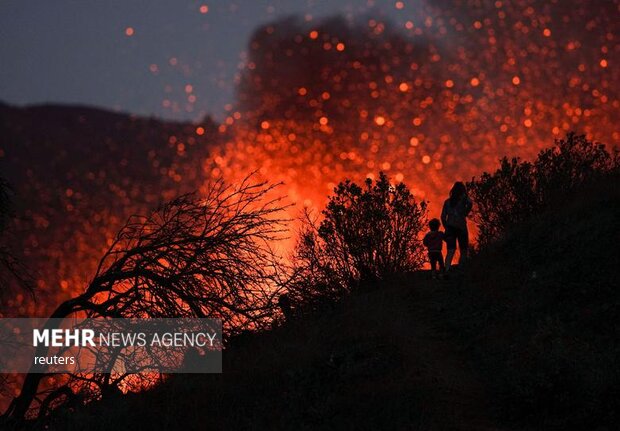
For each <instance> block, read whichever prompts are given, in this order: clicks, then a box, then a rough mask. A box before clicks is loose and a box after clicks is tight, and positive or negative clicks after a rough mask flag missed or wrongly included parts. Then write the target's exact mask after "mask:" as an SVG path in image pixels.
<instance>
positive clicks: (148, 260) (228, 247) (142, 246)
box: [0, 175, 286, 424]
mask: <svg viewBox="0 0 620 431" xmlns="http://www.w3.org/2000/svg"><path fill="white" fill-rule="evenodd" d="M275 187H277V185H269V184H267V183H264V182H262V183H254V182H253V177H252V175H250V176H248V177H246V178H245V179H244V180H243V181H242V182H241V183H240V184H238V185H236V186H230V185H227V184H226V183H225V182H224V181H223V180H218V181H216V182H214V183H213V184H212V185H211V186H210V187H209V188H208V190H207V191H206V192H205V194H204V195H201V196H198V195H196V194H188V195H183V196H181V197H179V198H177V199H174V200H172V201H170V202H168V203H166V204H164V205H162V206H161V207H160V208H158V209H157V210H156V211H153V212H152V213H151V214H148V215H145V216H139V215H136V216H133V217H131V218H129V220H128V221H127V223H126V224H125V225H124V226H123V227H122V228H121V230H120V231H119V232H118V234H117V236H116V238H115V240H114V242H113V243H112V245H111V246H110V247H109V249H108V251H107V252H106V253H105V254H104V255H103V257H102V258H101V260H100V263H99V267H98V269H97V272H96V273H95V275H94V277H93V278H92V280H91V281H90V282H89V284H88V285H87V286H86V288H85V290H84V292H83V293H81V294H78V295H76V296H74V297H72V298H70V299H68V300H66V301H65V302H62V303H61V304H59V305H58V307H57V308H56V309H55V310H54V311H53V312H52V313H51V315H50V317H51V318H57V319H64V318H70V317H72V316H75V315H76V313H84V316H85V317H131V318H157V317H207V316H209V317H214V318H221V319H222V320H223V322H224V328H223V329H224V331H225V332H226V333H227V334H230V333H235V332H239V331H241V330H244V329H255V328H261V327H266V326H268V325H269V322H270V320H271V316H272V314H273V308H274V304H273V302H274V301H273V300H274V295H275V293H274V292H273V286H274V285H277V281H278V272H279V258H278V256H277V255H276V254H275V252H274V251H273V249H272V244H273V243H274V242H276V241H278V240H279V239H280V238H281V234H282V233H283V231H284V226H283V223H284V221H285V219H283V218H281V214H282V212H283V211H284V209H285V208H286V207H285V206H283V205H282V204H281V198H270V197H269V196H270V193H272V191H273V190H274V189H275ZM57 324H58V323H57V322H55V321H52V320H48V322H47V323H46V324H45V329H53V327H54V325H57ZM47 351H48V347H47V346H42V345H39V346H38V347H37V348H36V352H35V354H36V356H45V355H46V354H47ZM110 368H111V367H110ZM43 371H45V369H44V367H41V366H37V365H32V367H31V371H30V372H29V373H28V374H27V375H26V376H25V378H24V382H23V384H22V389H21V392H20V394H19V396H17V397H16V398H14V399H13V402H12V403H11V405H10V406H9V408H8V409H7V410H6V412H5V413H4V419H6V420H13V421H17V422H19V421H21V420H22V419H23V418H24V417H25V416H26V414H30V413H31V412H32V410H31V404H33V401H34V400H35V399H36V400H37V401H38V400H41V398H40V397H39V395H41V394H40V393H39V390H40V387H39V386H40V383H41V380H42V379H43V376H44V374H42V372H43ZM109 376H110V375H109V374H108V375H105V374H100V373H90V374H87V375H85V376H82V375H75V376H73V375H72V376H70V377H71V379H73V380H71V379H70V380H69V384H73V383H75V388H76V389H77V390H82V389H84V388H85V387H87V386H88V385H90V387H91V388H95V389H96V390H98V391H99V392H98V393H102V392H103V391H105V390H109V386H110V385H114V386H119V385H121V383H123V382H126V380H124V379H125V378H126V377H127V375H126V374H122V375H121V376H120V377H118V376H117V377H118V378H116V377H115V378H114V379H110V378H109ZM140 378H142V377H140ZM144 378H145V379H149V378H150V376H149V375H146V377H144ZM71 389H73V388H71ZM51 396H56V395H55V393H54V392H52V395H51ZM43 402H44V403H45V398H43ZM34 410H37V409H36V406H35V408H34ZM43 411H45V409H44V410H43ZM0 424H1V422H0Z"/></svg>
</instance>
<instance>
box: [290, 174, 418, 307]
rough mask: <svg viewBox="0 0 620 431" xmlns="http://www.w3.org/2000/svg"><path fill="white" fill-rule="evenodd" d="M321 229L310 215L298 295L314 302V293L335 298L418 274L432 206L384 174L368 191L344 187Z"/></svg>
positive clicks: (301, 245) (300, 250) (300, 249)
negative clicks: (399, 276)
mask: <svg viewBox="0 0 620 431" xmlns="http://www.w3.org/2000/svg"><path fill="white" fill-rule="evenodd" d="M322 215H323V219H322V221H321V222H320V224H317V221H316V220H313V219H312V217H311V216H310V215H309V214H306V218H305V221H306V223H305V224H304V228H303V230H302V232H301V234H300V238H299V242H298V246H297V250H296V256H295V257H296V259H295V260H296V262H297V265H298V268H297V270H298V271H297V276H298V283H294V288H293V290H295V289H296V291H295V292H293V293H295V294H296V295H297V297H298V299H299V298H301V297H303V298H305V299H308V297H311V296H312V295H313V293H312V292H314V293H316V294H320V296H323V297H325V296H327V297H331V298H333V297H334V296H338V295H339V294H342V293H344V292H346V291H348V290H351V289H356V288H359V287H361V286H369V285H372V283H373V282H374V281H377V280H382V279H386V278H388V277H390V276H392V275H395V274H398V273H403V272H407V271H413V270H415V269H418V268H419V267H420V266H421V265H422V263H423V261H424V259H423V247H422V244H421V241H420V240H419V238H418V236H419V233H420V231H421V230H422V229H423V228H424V226H425V220H426V202H424V201H422V202H420V203H418V202H416V200H415V199H414V197H413V195H412V194H411V192H410V191H409V189H408V188H407V186H406V185H405V184H404V183H402V182H400V183H398V184H396V185H392V184H390V181H389V179H388V177H387V176H386V175H385V174H384V173H380V174H379V179H378V180H377V181H374V182H373V180H371V179H366V181H365V183H364V185H363V186H359V185H357V184H356V183H354V182H351V181H350V180H346V181H343V182H341V183H340V184H338V186H337V187H336V188H335V189H334V194H333V195H332V196H331V197H330V198H329V202H328V204H327V206H326V208H325V210H323V212H322Z"/></svg>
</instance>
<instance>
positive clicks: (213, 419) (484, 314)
mask: <svg viewBox="0 0 620 431" xmlns="http://www.w3.org/2000/svg"><path fill="white" fill-rule="evenodd" d="M617 186H618V181H617V179H610V180H609V181H606V182H605V183H603V184H595V185H593V186H592V187H589V188H587V189H586V190H582V192H580V193H577V194H574V195H572V196H570V198H571V199H563V200H562V202H559V203H558V204H557V205H555V206H554V210H553V211H549V212H546V213H543V214H539V215H538V216H537V217H536V219H535V220H531V221H530V222H529V223H527V224H524V225H522V226H521V227H520V228H519V229H516V230H515V231H514V232H513V234H512V235H510V236H508V237H507V238H506V239H505V240H504V241H502V242H500V243H497V244H495V245H494V246H493V247H492V248H490V249H488V250H485V251H483V252H480V253H478V254H477V255H476V256H475V257H474V258H473V259H472V261H471V262H470V265H469V266H468V267H467V268H465V271H464V272H462V273H455V274H453V275H452V276H451V278H450V279H449V280H447V281H432V280H430V279H429V277H428V274H427V273H425V272H419V273H415V274H409V275H403V276H402V278H401V279H399V280H393V281H391V282H385V283H384V284H383V285H382V286H378V289H376V290H374V291H371V292H365V293H360V294H357V295H352V296H350V297H348V298H346V299H345V300H343V301H342V302H340V303H338V304H334V305H333V307H332V308H331V309H329V310H325V311H324V312H322V313H320V314H316V315H314V316H311V317H307V318H304V319H301V318H300V319H298V320H292V321H290V322H287V323H285V324H284V325H282V326H280V327H277V328H275V329H273V330H271V331H268V332H265V333H260V334H247V335H244V336H243V337H238V338H236V339H234V340H232V342H231V344H230V346H229V348H228V349H227V350H226V351H225V353H224V373H223V374H221V375H176V376H173V377H171V378H170V379H168V380H167V381H166V382H164V383H163V384H160V385H158V386H156V387H154V388H152V389H150V390H148V391H144V392H142V393H139V394H129V395H125V396H120V397H118V398H114V397H112V398H108V399H104V400H102V401H100V402H96V403H93V404H90V405H88V406H86V407H84V408H80V409H78V410H77V411H70V412H67V411H63V410H62V409H60V410H58V411H56V412H55V414H54V415H53V416H52V418H50V419H49V422H48V423H46V424H40V425H47V426H48V428H47V429H59V430H60V429H62V430H81V429H88V430H92V431H94V430H104V429H106V430H107V429H112V428H118V429H131V428H135V429H144V428H147V429H167V430H171V429H190V430H191V429H204V428H214V429H261V430H262V429H418V430H448V429H449V430H501V429H511V430H517V429H528V430H530V429H545V430H548V429H597V430H606V429H613V426H614V424H615V423H616V421H617V419H618V418H617V412H618V411H620V408H619V407H620V406H619V405H618V400H619V399H620V397H618V387H620V378H619V371H618V368H617V364H618V363H619V362H620V341H619V340H618V338H617V334H618V329H620V326H619V324H618V317H617V316H618V315H619V314H618V311H620V310H619V309H620V293H619V292H618V289H617V279H618V275H619V274H618V268H620V258H619V252H618V248H617V243H618V241H619V240H620V237H619V230H618V228H617V220H618V219H620V218H619V216H620V188H619V187H617Z"/></svg>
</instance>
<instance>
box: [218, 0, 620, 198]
mask: <svg viewBox="0 0 620 431" xmlns="http://www.w3.org/2000/svg"><path fill="white" fill-rule="evenodd" d="M431 3H432V6H431ZM408 7H409V6H408ZM415 8H416V12H415V15H416V17H417V19H416V20H414V21H407V22H406V23H405V25H404V28H397V27H396V26H395V25H393V24H392V23H390V22H387V21H385V20H382V19H381V14H380V13H379V12H378V11H377V12H376V13H375V14H370V15H367V16H361V17H355V18H352V19H345V18H342V17H335V18H330V19H326V20H324V21H322V22H318V23H317V22H312V23H308V22H304V21H303V20H301V19H297V18H288V19H284V20H281V21H278V22H275V23H273V24H271V25H267V26H265V27H263V28H260V29H258V30H257V31H256V33H255V34H254V37H253V38H252V40H251V41H250V43H249V47H248V51H249V54H248V58H247V62H246V64H245V67H244V69H243V71H242V74H241V75H240V82H239V85H238V105H237V107H236V110H235V109H233V110H231V113H230V116H229V117H228V118H227V119H226V122H225V124H224V125H222V126H221V127H220V131H221V132H223V134H224V135H225V136H226V142H225V144H224V145H223V146H222V147H221V149H220V151H219V157H216V158H215V163H216V166H215V168H214V169H213V170H212V175H213V176H219V175H221V174H222V173H223V174H225V176H233V177H234V176H235V174H236V173H241V174H243V173H245V172H247V171H248V170H250V169H255V168H259V169H260V171H261V172H262V173H264V174H265V175H266V176H267V177H269V178H272V179H274V180H284V181H285V182H286V183H287V184H288V185H289V194H290V195H291V196H292V197H293V198H294V199H295V200H299V201H305V203H306V204H307V205H308V204H313V205H318V206H319V207H320V206H322V204H323V202H324V198H325V196H326V195H327V194H328V193H329V192H330V191H331V189H332V188H333V185H334V183H337V182H338V181H340V180H342V179H343V178H344V177H352V178H354V179H358V180H359V179H362V178H364V177H366V176H368V175H370V176H372V175H376V174H377V173H378V171H385V172H386V173H387V174H388V175H389V176H390V177H391V178H392V179H394V180H404V181H406V183H407V184H408V185H409V186H410V187H412V189H413V190H414V192H415V194H416V195H417V196H418V197H421V198H427V199H430V200H431V208H434V209H435V210H436V209H437V205H438V204H437V202H438V200H439V199H441V197H443V196H444V195H445V194H446V193H447V190H448V189H449V186H450V184H451V183H452V182H453V181H455V180H468V179H470V178H471V176H473V175H477V174H480V173H481V171H482V170H483V169H491V168H493V167H494V166H495V164H496V162H497V159H498V158H500V157H501V156H504V155H519V156H523V157H532V156H534V155H535V154H536V153H537V152H538V151H539V150H540V149H541V148H542V147H544V146H549V145H550V144H552V141H553V138H556V137H560V136H563V135H564V133H565V132H567V131H568V130H576V131H577V132H580V133H584V134H586V135H587V137H588V138H589V139H593V140H599V141H603V142H606V143H608V144H612V145H617V144H618V142H619V141H620V134H619V133H618V130H617V126H616V125H617V120H618V114H617V112H618V105H619V101H618V90H617V88H615V87H614V86H613V85H612V84H613V82H617V81H618V69H617V68H613V67H610V65H609V61H610V60H609V59H610V58H611V57H614V56H615V55H617V54H618V51H619V45H618V42H617V35H618V23H617V22H616V21H615V20H614V19H613V16H616V12H617V9H618V5H617V4H616V3H612V2H605V3H600V4H597V7H596V8H592V7H590V3H589V2H586V1H582V2H547V1H535V2H532V1H520V2H501V1H495V2H491V1H485V2H473V1H469V2H466V1H449V0H444V1H439V2H427V3H422V2H417V3H416V6H415ZM600 8H607V9H608V11H607V12H608V13H605V12H604V11H601V10H600ZM614 54H615V55H614Z"/></svg>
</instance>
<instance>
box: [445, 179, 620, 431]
mask: <svg viewBox="0 0 620 431" xmlns="http://www.w3.org/2000/svg"><path fill="white" fill-rule="evenodd" d="M619 185H620V182H619V181H618V177H611V178H608V179H607V180H606V181H602V182H597V183H595V184H591V185H589V186H586V187H583V188H581V189H580V190H579V191H578V192H576V193H571V194H567V195H563V196H558V198H557V201H556V202H555V203H554V204H553V205H552V206H551V209H549V210H547V211H545V212H543V213H541V214H538V215H537V216H536V217H534V219H533V220H532V221H531V222H529V223H525V224H521V225H519V226H517V228H516V229H515V230H514V231H513V232H512V233H511V234H510V235H509V236H508V237H507V238H505V239H504V240H503V241H501V242H499V243H497V244H494V245H492V246H490V247H488V248H487V249H486V250H485V252H484V253H481V254H479V255H478V256H477V257H476V259H475V260H474V261H473V262H472V267H471V270H470V271H469V273H468V276H467V277H466V278H465V280H464V281H463V283H462V285H461V286H460V287H459V292H460V293H459V295H457V296H456V297H455V300H454V301H451V302H450V304H449V305H450V310H449V311H450V313H449V314H450V316H451V319H450V323H451V324H452V326H453V328H454V330H455V331H458V332H462V336H463V337H464V338H463V339H464V340H466V341H467V342H468V343H469V345H470V350H469V351H470V352H471V354H472V357H473V359H474V362H475V363H476V364H477V368H478V370H479V371H480V372H481V374H482V375H483V377H484V379H485V381H486V382H487V383H488V385H489V386H490V387H491V388H492V390H493V392H494V394H495V396H496V397H497V400H498V408H499V409H500V411H501V412H502V414H503V415H504V418H505V420H507V421H510V422H511V423H518V424H522V425H527V426H528V427H536V428H540V429H597V430H598V429H601V430H604V429H613V428H614V427H615V426H612V424H616V423H617V420H618V412H619V411H620V401H619V400H620V392H619V389H618V388H619V387H620V369H619V368H618V364H619V363H620V338H619V337H618V334H620V324H619V319H618V316H619V315H620V314H619V313H620V291H619V290H618V277H619V275H620V271H619V268H620V253H619V251H618V243H619V241H620V229H619V228H618V220H620V187H618V186H619Z"/></svg>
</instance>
